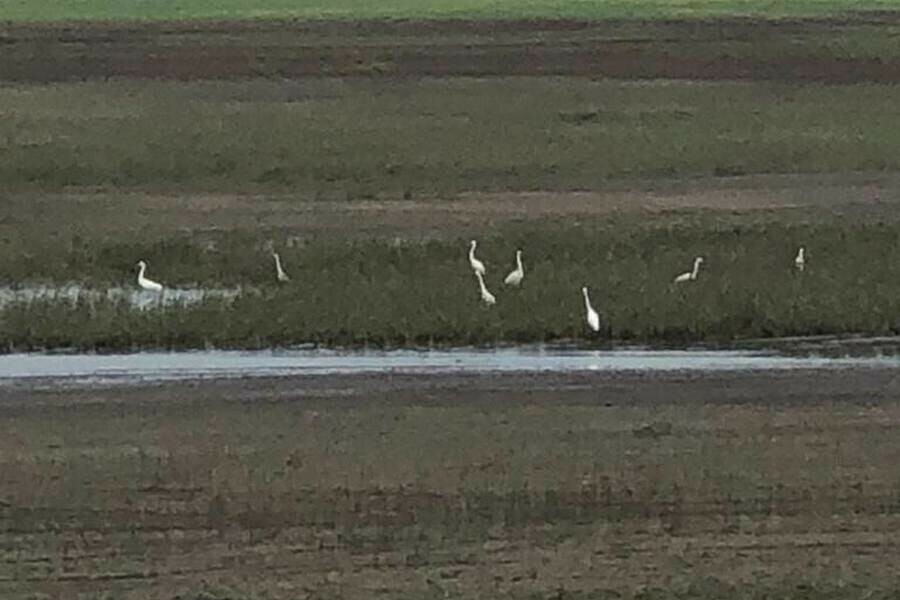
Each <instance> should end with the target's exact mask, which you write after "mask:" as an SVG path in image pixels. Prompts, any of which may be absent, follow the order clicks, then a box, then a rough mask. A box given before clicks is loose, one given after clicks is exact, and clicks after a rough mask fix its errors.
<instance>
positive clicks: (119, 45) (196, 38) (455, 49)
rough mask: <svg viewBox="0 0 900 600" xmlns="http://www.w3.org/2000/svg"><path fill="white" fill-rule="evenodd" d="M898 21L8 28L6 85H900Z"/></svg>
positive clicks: (4, 36)
mask: <svg viewBox="0 0 900 600" xmlns="http://www.w3.org/2000/svg"><path fill="white" fill-rule="evenodd" d="M898 21H900V17H898V13H896V12H890V11H884V12H879V13H865V14H860V15H859V16H858V17H850V18H844V19H840V20H837V19H809V20H780V21H766V20H754V19H749V18H748V19H731V20H728V19H719V20H709V21H703V20H691V21H650V22H640V21H605V22H586V21H565V20H556V21H548V20H533V21H499V22H497V21H463V20H457V21H452V20H451V21H441V22H422V21H373V22H302V21H300V22H291V21H281V22H279V21H267V22H254V23H252V24H251V23H240V22H237V23H227V22H226V23H202V22H198V23H162V24H156V23H151V24H127V25H122V24H115V23H111V24H90V23H78V24H74V23H73V24H68V25H66V24H57V25H12V24H7V25H2V24H0V47H2V49H3V51H2V53H0V80H11V81H20V82H24V81H31V82H49V81H61V80H81V79H97V78H139V79H142V78H162V79H181V80H193V79H245V78H254V77H265V78H274V79H293V78H303V77H321V76H326V77H332V76H342V77H344V76H359V77H376V78H378V77H393V78H418V77H444V76H459V75H466V76H477V77H503V76H512V75H518V76H521V75H578V76H591V77H612V78H624V79H633V78H636V79H651V78H665V79H695V80H722V79H743V80H782V81H817V82H829V83H858V82H885V83H890V82H896V81H898V80H900V50H898V48H900V46H898V45H897V44H896V38H895V37H894V36H895V34H894V33H893V32H894V29H893V27H894V26H895V25H896V24H897V22H898Z"/></svg>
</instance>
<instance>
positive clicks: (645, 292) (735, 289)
mask: <svg viewBox="0 0 900 600" xmlns="http://www.w3.org/2000/svg"><path fill="white" fill-rule="evenodd" d="M898 234H900V226H898V225H897V224H896V223H894V222H890V223H888V222H885V223H881V222H863V221H860V222H849V223H845V222H843V221H841V220H840V219H834V220H828V221H821V222H819V223H793V224H791V223H784V222H782V221H781V220H780V219H778V218H777V217H774V216H773V217H761V218H760V217H756V218H748V217H727V218H726V217H720V218H714V217H711V216H704V215H702V214H695V215H691V214H688V215H682V216H677V217H664V218H658V219H656V220H651V221H649V222H646V221H642V220H639V219H637V218H631V217H618V218H613V219H610V220H606V221H589V222H585V223H581V224H575V225H573V224H570V223H564V222H559V223H551V222H542V223H540V224H539V225H538V224H529V225H507V226H504V227H503V228H501V229H500V230H495V231H492V232H485V233H484V234H483V235H481V236H479V240H480V245H479V251H478V253H479V256H480V258H481V259H482V260H484V261H485V262H486V263H487V265H488V274H487V285H488V286H489V288H490V289H491V291H492V292H494V293H495V295H496V296H497V297H498V301H497V305H496V306H493V307H487V306H485V305H483V304H482V303H481V301H480V298H479V293H478V286H477V282H476V280H475V278H474V277H473V275H472V273H471V270H470V268H469V266H468V263H467V260H466V250H467V247H468V239H467V238H451V239H412V238H407V239H404V238H388V239H383V238H361V239H352V240H348V239H331V238H328V237H326V236H324V235H321V236H313V237H310V238H307V239H306V240H305V241H304V242H303V244H302V245H299V246H294V247H289V246H288V244H287V243H284V242H283V241H281V240H277V241H276V247H278V248H279V249H280V250H281V254H282V257H283V260H284V262H285V266H286V268H287V270H288V271H289V273H290V275H291V277H292V280H291V282H290V283H288V284H286V285H281V286H278V285H276V284H275V283H274V281H273V266H272V262H271V257H270V256H269V254H268V252H267V251H266V250H265V249H264V248H263V247H261V246H260V245H259V242H258V240H254V239H252V238H250V237H248V236H240V235H238V234H235V235H233V236H231V237H226V238H224V239H223V240H220V241H219V242H218V243H217V244H216V250H214V251H211V250H209V247H208V245H207V243H206V242H204V241H199V242H197V241H193V240H191V239H190V238H188V237H183V238H182V239H167V240H165V241H160V242H156V243H146V242H140V241H134V242H118V243H110V244H107V245H104V244H102V243H100V244H93V245H90V244H88V245H86V246H85V247H79V248H73V249H72V250H71V251H70V252H69V253H68V254H66V253H62V254H60V255H58V256H54V257H53V258H52V259H51V260H44V258H43V257H40V256H36V255H32V256H31V257H29V258H28V259H25V260H22V258H21V257H9V258H8V260H4V261H2V262H0V266H2V268H3V269H4V278H5V279H7V280H10V281H16V282H19V283H22V282H25V281H27V280H28V278H29V277H32V278H37V279H44V280H45V281H56V282H63V281H72V280H75V281H80V282H81V283H83V284H87V285H91V286H92V287H94V288H100V289H103V288H104V287H108V286H117V285H123V286H134V285H135V284H134V267H133V265H134V262H135V261H136V260H137V259H138V258H143V259H146V260H149V262H150V265H151V270H150V273H149V274H150V276H151V277H154V278H156V279H159V280H162V281H163V282H164V283H165V284H166V285H169V286H171V287H176V288H177V287H194V286H199V287H208V288H214V287H220V286H243V287H244V288H245V292H244V293H243V294H242V295H241V296H239V297H238V298H237V299H235V300H221V299H208V300H206V301H204V302H202V303H200V304H196V305H177V306H167V307H163V308H158V309H152V310H139V309H136V308H132V307H131V306H130V305H128V304H126V303H124V302H119V301H111V300H86V299H85V300H82V301H78V302H75V303H74V304H73V303H72V302H70V301H68V300H54V299H49V300H39V301H30V302H25V301H20V302H17V303H13V304H11V305H8V306H7V307H6V308H4V309H3V311H2V319H0V332H2V335H0V339H2V341H3V344H4V347H5V348H6V349H19V350H25V349H39V348H55V347H71V348H79V349H91V348H100V349H138V348H150V347H156V348H167V347H187V348H203V347H208V346H214V347H241V348H256V347H269V346H289V345H294V344H301V343H317V344H324V345H374V346H428V345H467V344H502V343H514V342H516V343H521V342H544V341H555V340H567V339H579V340H582V341H584V342H586V343H605V342H607V341H609V340H618V341H633V342H649V343H679V344H680V343H685V342H698V341H723V342H725V341H732V340H737V339H741V338H757V337H772V336H785V335H807V334H826V333H827V334H834V333H846V332H856V333H868V334H891V333H896V332H898V331H900V283H898V282H900V266H898V265H900V244H898ZM800 245H805V246H806V247H807V249H808V253H809V254H808V261H809V263H808V268H807V270H806V271H805V272H804V273H802V274H801V273H798V272H796V270H795V269H794V267H793V258H794V255H795V253H796V251H797V248H798V247H799V246H800ZM517 248H522V249H523V252H524V262H525V268H526V277H525V281H524V284H523V286H522V287H521V289H508V288H506V287H505V286H504V285H503V284H502V280H503V278H504V276H505V275H506V273H507V272H508V271H509V270H511V269H512V268H513V266H514V263H513V257H514V253H515V250H516V249H517ZM698 255H702V256H704V257H705V259H706V262H705V263H704V265H703V268H702V269H701V272H700V277H699V279H698V280H697V281H696V282H691V283H688V284H685V285H681V286H674V285H673V284H672V279H673V278H674V277H675V275H677V274H678V273H681V272H683V271H685V270H688V269H689V268H690V266H691V263H692V260H693V258H694V257H695V256H698ZM582 285H587V286H588V287H589V288H590V290H591V297H592V300H593V303H594V305H595V307H596V308H597V310H598V311H599V312H600V314H601V321H602V328H603V330H602V332H601V334H600V335H599V336H597V335H593V334H592V333H590V332H588V331H587V330H586V328H585V325H584V313H583V311H584V309H583V304H582V298H581V293H580V289H581V287H582Z"/></svg>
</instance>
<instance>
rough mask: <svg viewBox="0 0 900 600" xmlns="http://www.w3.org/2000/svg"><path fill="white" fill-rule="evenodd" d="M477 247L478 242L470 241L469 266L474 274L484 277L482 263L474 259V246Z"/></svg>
mask: <svg viewBox="0 0 900 600" xmlns="http://www.w3.org/2000/svg"><path fill="white" fill-rule="evenodd" d="M477 245H478V242H476V241H475V240H472V241H471V243H470V244H469V264H470V265H472V270H473V271H475V273H476V274H478V275H484V272H485V268H484V263H483V262H481V261H480V260H478V259H477V258H475V246H477Z"/></svg>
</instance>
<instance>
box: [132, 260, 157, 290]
mask: <svg viewBox="0 0 900 600" xmlns="http://www.w3.org/2000/svg"><path fill="white" fill-rule="evenodd" d="M137 266H138V267H139V268H140V271H138V277H137V282H138V285H139V286H141V288H143V289H145V290H147V291H149V292H161V291H162V290H163V286H162V284H161V283H157V282H155V281H153V280H152V279H147V278H146V277H144V273H145V272H146V271H147V263H145V262H144V261H142V260H140V261H138V264H137Z"/></svg>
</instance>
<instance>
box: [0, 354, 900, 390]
mask: <svg viewBox="0 0 900 600" xmlns="http://www.w3.org/2000/svg"><path fill="white" fill-rule="evenodd" d="M898 366H900V356H870V357H841V358H827V357H822V356H786V355H779V354H772V353H767V352H760V351H716V350H665V351H660V350H645V349H626V350H610V351H600V350H573V349H560V348H546V347H528V348H506V349H497V350H472V349H465V350H445V351H413V350H395V351H346V352H343V351H333V350H284V351H256V352H242V351H203V352H145V353H137V354H9V355H5V356H2V357H0V381H2V382H5V383H9V382H11V381H17V380H23V379H29V378H40V379H70V380H82V381H87V382H94V383H102V382H110V383H112V382H117V381H118V382H128V381H135V380H140V381H154V380H157V381H165V380H180V379H195V378H234V377H261V376H273V375H277V376H285V375H328V374H351V373H462V372H472V373H475V372H488V373H491V372H494V373H502V372H516V371H519V372H522V371H534V372H575V371H748V370H784V369H812V368H815V369H823V368H850V367H853V368H896V367H898Z"/></svg>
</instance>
